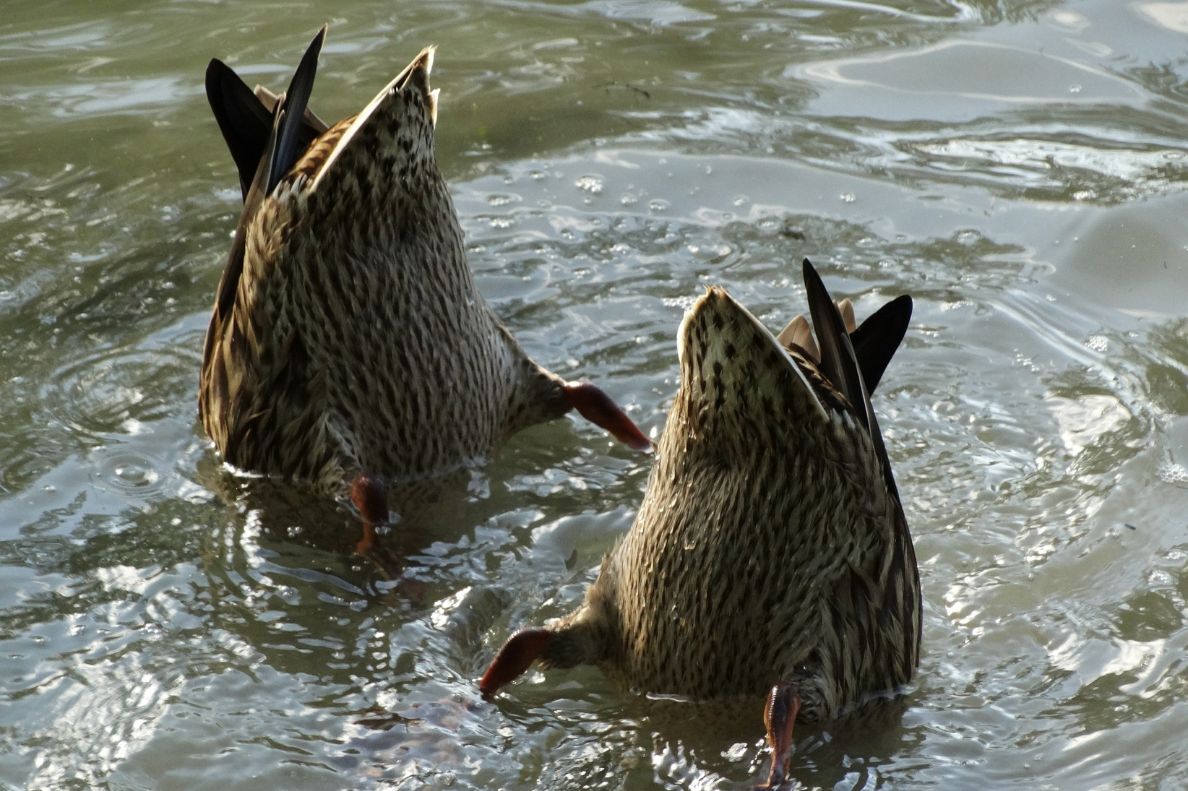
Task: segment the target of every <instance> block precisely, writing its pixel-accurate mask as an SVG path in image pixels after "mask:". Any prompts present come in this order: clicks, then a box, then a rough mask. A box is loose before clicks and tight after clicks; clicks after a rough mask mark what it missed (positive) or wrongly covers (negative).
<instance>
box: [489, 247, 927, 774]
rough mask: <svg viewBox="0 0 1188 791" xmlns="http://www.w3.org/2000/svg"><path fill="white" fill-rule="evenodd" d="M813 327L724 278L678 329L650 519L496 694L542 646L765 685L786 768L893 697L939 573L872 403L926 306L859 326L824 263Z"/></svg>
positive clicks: (520, 656)
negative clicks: (769, 311)
mask: <svg viewBox="0 0 1188 791" xmlns="http://www.w3.org/2000/svg"><path fill="white" fill-rule="evenodd" d="M803 273H804V282H805V289H806V293H807V301H808V306H809V314H810V316H811V319H812V323H811V325H810V324H809V321H808V320H807V319H805V318H804V316H803V315H801V316H797V317H795V318H794V319H793V320H792V321H791V322H789V324H788V325H787V326H785V327H784V328H783V330H781V331H780V332H779V333H773V332H771V331H770V330H769V329H768V328H767V327H765V326H764V325H763V324H762V323H761V322H760V321H759V320H758V319H757V318H756V317H755V316H754V315H752V314H751V313H750V312H749V311H748V310H747V309H746V308H745V307H743V306H742V305H741V304H739V303H738V302H737V301H735V300H734V298H732V297H731V296H730V294H729V293H728V292H727V291H726V290H724V289H722V288H720V287H717V286H715V287H711V288H709V289H708V291H707V292H706V293H705V294H704V295H703V296H701V297H700V298H699V299H697V301H696V302H695V303H694V304H693V305H692V306H691V307H690V308H689V310H688V311H687V313H686V315H685V316H684V318H683V321H682V323H681V325H680V329H679V331H678V339H677V356H678V359H679V366H680V383H679V387H678V391H677V394H676V397H675V399H674V401H673V403H672V406H671V409H670V410H669V412H668V417H667V420H666V422H665V426H664V430H663V432H662V433H661V435H660V438H659V440H658V442H657V445H656V450H655V456H654V462H653V468H652V470H651V474H650V477H649V479H648V483H647V488H646V491H645V494H644V498H643V501H642V503H641V505H640V508H639V511H638V513H637V515H636V518H635V520H634V522H633V524H632V526H631V527H630V529H629V530H628V531H627V533H626V534H625V536H624V537H623V538H622V539H621V540H620V541H619V542H618V543H617V544H616V545H615V547H614V548H613V549H612V550H611V551H610V552H609V553H608V554H607V555H606V557H605V558H604V559H603V562H602V564H601V567H600V569H599V572H598V575H597V578H596V579H595V581H594V582H593V584H591V585H590V586H589V587H588V589H587V590H586V593H585V597H584V599H583V601H582V604H581V605H580V606H579V607H578V608H577V609H576V610H575V611H574V612H572V613H570V614H569V615H567V616H565V617H563V618H560V619H558V620H556V621H554V622H551V623H549V624H546V625H545V626H544V627H543V628H526V629H523V630H521V631H519V632H517V633H516V634H514V635H513V636H512V637H511V638H509V639H508V640H507V641H506V642H505V643H504V645H503V647H502V648H501V649H500V650H499V651H498V653H497V654H496V656H495V658H494V659H493V661H491V663H490V665H489V666H488V668H487V670H486V672H485V673H484V674H483V676H482V678H481V680H480V681H479V690H480V692H481V694H482V697H483V698H484V699H487V700H491V699H492V698H493V696H494V695H495V694H496V693H497V692H498V691H499V690H500V689H501V688H502V687H504V686H505V685H507V684H508V683H510V682H511V681H512V680H513V679H515V678H516V677H518V676H520V675H521V674H522V673H524V672H525V671H526V670H527V669H528V668H529V667H531V666H532V664H533V663H534V662H536V663H538V664H539V666H540V667H541V668H544V669H550V668H570V667H574V666H576V665H582V664H592V665H596V666H599V667H601V668H602V670H603V671H604V672H605V674H606V675H607V676H609V677H610V678H611V679H612V680H613V681H615V682H617V683H618V684H619V685H620V686H622V687H626V688H629V689H631V690H634V691H638V692H649V693H659V694H667V695H677V696H683V697H686V698H689V699H694V700H714V699H723V698H738V697H746V696H754V697H755V698H756V699H757V698H758V697H759V696H762V697H763V699H764V700H765V704H764V721H765V724H766V731H767V740H768V743H769V745H770V748H771V753H772V763H771V769H770V772H769V774H768V778H767V782H766V784H764V785H761V786H758V787H759V788H777V787H779V786H780V785H781V784H782V783H784V782H785V781H786V772H787V765H788V762H789V759H790V756H791V751H792V726H793V724H794V723H795V722H798V721H799V722H823V721H829V720H834V719H837V718H839V717H841V716H844V715H845V714H847V713H849V712H850V711H852V710H854V709H855V708H856V707H859V706H861V705H863V704H864V703H865V702H868V701H871V700H874V699H875V698H877V697H879V696H885V695H887V694H894V692H895V691H897V690H900V689H901V688H902V687H903V685H904V684H906V683H908V682H909V681H910V680H911V678H912V677H913V674H914V672H915V670H916V667H917V666H918V664H919V657H920V637H921V598H920V577H919V571H918V568H917V564H916V555H915V549H914V546H913V543H912V537H911V534H910V532H909V530H908V525H907V521H906V518H905V516H904V512H903V507H902V504H901V501H900V496H899V490H898V488H897V487H896V484H895V477H894V475H893V473H892V470H891V464H890V461H889V460H888V456H887V450H886V447H885V444H884V441H883V437H882V433H881V431H880V429H879V425H878V421H877V419H876V417H875V413H874V409H873V407H872V403H871V393H872V392H873V391H874V389H875V387H876V386H877V385H878V384H879V381H880V379H881V378H882V376H883V373H884V372H885V370H886V367H887V364H888V363H889V362H890V360H891V357H892V356H893V355H894V353H895V351H896V349H897V348H898V347H899V345H900V343H901V341H902V340H903V337H904V335H905V333H906V331H907V327H908V323H909V321H910V318H911V312H912V301H911V297H910V296H908V295H902V296H899V297H897V298H896V299H893V300H891V301H889V302H887V303H886V304H884V305H883V306H882V307H881V308H880V309H879V310H878V311H876V312H875V313H873V314H872V315H871V316H870V317H869V318H867V319H866V321H864V322H863V323H862V324H861V325H859V326H855V322H854V311H853V304H852V303H851V302H850V301H849V300H843V301H842V302H841V303H835V302H834V301H833V299H832V298H831V297H830V294H829V292H828V290H827V289H826V288H825V285H824V283H823V282H822V280H821V278H820V276H819V275H818V273H817V271H816V269H815V268H814V267H813V265H812V263H811V262H810V261H809V260H808V259H805V260H804V262H803Z"/></svg>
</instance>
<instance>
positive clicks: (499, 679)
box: [479, 629, 553, 700]
mask: <svg viewBox="0 0 1188 791" xmlns="http://www.w3.org/2000/svg"><path fill="white" fill-rule="evenodd" d="M552 641H553V633H552V632H550V631H549V630H548V629H523V630H521V631H519V632H516V633H515V634H513V635H512V636H511V637H509V638H508V640H507V642H506V643H504V644H503V647H502V648H500V649H499V653H498V654H496V655H495V658H494V659H493V660H491V664H490V665H489V666H488V667H487V672H486V673H483V678H482V680H481V681H479V692H480V693H481V694H482V696H483V700H490V699H491V697H492V696H493V695H494V694H495V693H496V692H498V691H499V688H500V687H502V686H503V685H505V684H508V683H511V682H512V681H514V680H515V679H516V678H518V677H519V676H520V675H521V674H523V672H524V671H525V670H527V669H528V668H529V667H531V666H532V663H533V662H535V661H536V660H537V659H539V658H540V656H541V655H542V654H543V653H544V652H545V650H546V649H547V648H548V646H549V643H551V642H552Z"/></svg>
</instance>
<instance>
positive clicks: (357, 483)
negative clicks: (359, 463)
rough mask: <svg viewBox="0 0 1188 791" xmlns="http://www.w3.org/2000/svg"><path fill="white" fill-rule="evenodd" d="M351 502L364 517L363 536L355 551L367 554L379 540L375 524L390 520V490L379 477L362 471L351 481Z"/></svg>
mask: <svg viewBox="0 0 1188 791" xmlns="http://www.w3.org/2000/svg"><path fill="white" fill-rule="evenodd" d="M351 502H352V503H354V505H355V508H357V509H359V516H361V517H362V518H363V537H362V538H360V539H359V543H357V544H356V545H355V552H356V553H357V554H359V555H366V554H367V553H368V552H370V551H371V550H373V549H374V548H375V547H376V544H377V543H378V542H379V536H378V535H377V534H376V532H375V526H376V525H382V524H384V523H385V522H387V521H388V492H387V490H386V489H385V488H384V484H383V482H382V481H380V480H379V479H378V478H373V477H372V476H370V475H368V474H367V473H365V472H361V473H359V474H358V475H356V476H355V480H353V481H351Z"/></svg>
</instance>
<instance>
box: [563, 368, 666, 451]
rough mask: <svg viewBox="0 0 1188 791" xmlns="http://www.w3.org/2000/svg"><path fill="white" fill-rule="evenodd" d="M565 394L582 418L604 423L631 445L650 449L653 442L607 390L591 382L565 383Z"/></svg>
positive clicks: (615, 435)
mask: <svg viewBox="0 0 1188 791" xmlns="http://www.w3.org/2000/svg"><path fill="white" fill-rule="evenodd" d="M565 397H566V399H568V401H569V405H570V406H571V407H573V408H574V409H576V410H577V411H578V414H580V415H581V416H582V417H584V418H585V419H586V420H589V421H590V422H591V423H593V424H594V425H596V426H601V427H602V428H604V429H606V430H607V431H609V432H610V433H611V435H612V436H613V437H614V438H615V439H617V440H618V441H619V442H622V443H623V444H624V445H626V446H627V447H629V448H633V449H635V450H645V451H646V450H651V449H652V441H651V440H650V439H648V438H647V437H646V436H645V435H644V433H643V432H642V431H640V430H639V426H637V425H635V423H634V422H633V421H632V420H631V418H629V417H627V413H626V412H624V411H623V410H622V408H621V407H620V406H619V405H618V404H616V403H615V402H614V400H612V399H611V397H610V396H608V395H607V394H606V393H604V392H602V391H601V390H600V389H598V388H597V387H595V386H594V385H592V384H590V383H589V382H566V383H565Z"/></svg>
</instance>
